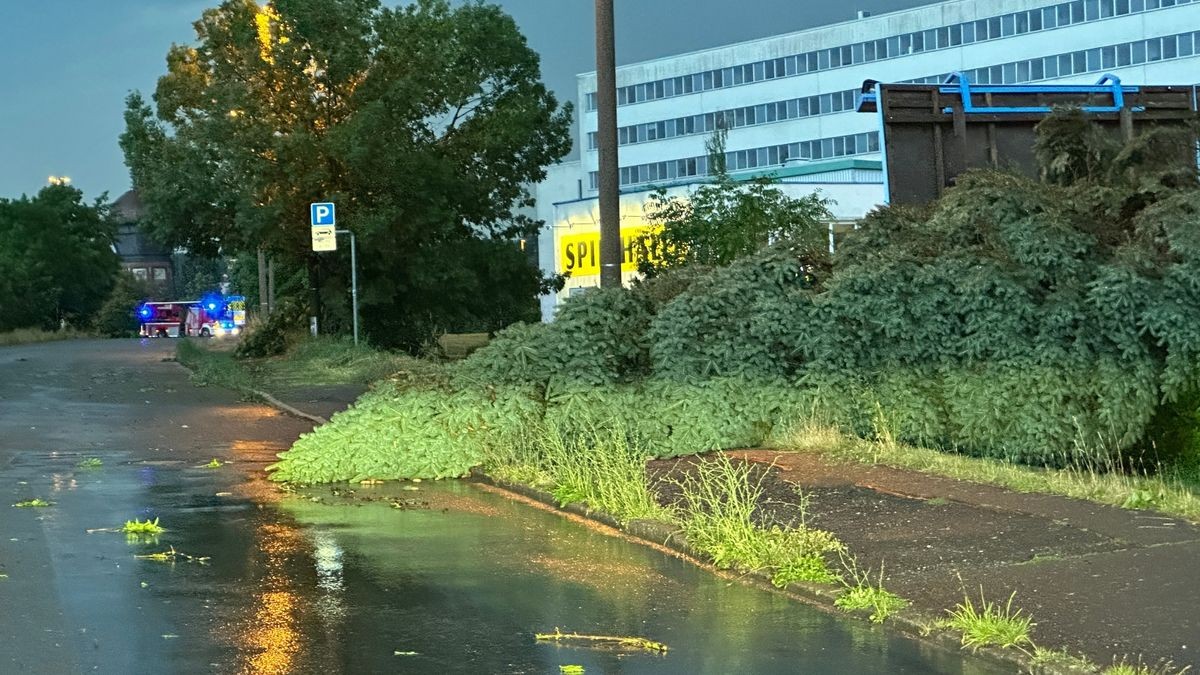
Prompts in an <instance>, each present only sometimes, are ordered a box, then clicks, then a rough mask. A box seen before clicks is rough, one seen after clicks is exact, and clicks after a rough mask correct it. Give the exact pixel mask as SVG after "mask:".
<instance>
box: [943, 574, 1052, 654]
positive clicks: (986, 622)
mask: <svg viewBox="0 0 1200 675" xmlns="http://www.w3.org/2000/svg"><path fill="white" fill-rule="evenodd" d="M1016 595H1017V593H1016V591H1013V593H1012V595H1010V596H1008V602H1006V603H1005V604H1004V605H1000V604H999V603H996V602H992V601H990V600H988V599H987V598H986V597H984V595H983V588H982V587H980V589H979V603H980V604H979V606H978V607H976V606H975V603H974V601H972V600H971V597H970V596H969V595H964V596H963V601H962V602H960V603H958V605H956V606H955V608H954V609H951V610H946V611H947V613H948V614H949V615H950V618H948V619H945V620H943V621H942V622H941V626H942V627H943V628H951V629H953V630H957V631H961V632H962V646H963V647H969V648H970V649H972V650H975V649H979V648H980V647H988V646H994V647H1033V641H1032V640H1031V639H1030V637H1029V631H1030V629H1032V628H1033V626H1034V623H1033V619H1032V618H1031V617H1030V616H1029V615H1028V614H1025V613H1024V612H1023V611H1022V610H1020V609H1016V608H1014V607H1013V599H1014V598H1016Z"/></svg>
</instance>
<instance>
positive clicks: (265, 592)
mask: <svg viewBox="0 0 1200 675" xmlns="http://www.w3.org/2000/svg"><path fill="white" fill-rule="evenodd" d="M258 547H259V552H260V553H261V555H262V558H261V560H262V562H263V568H265V569H266V576H265V577H264V578H263V579H262V580H261V581H260V582H259V587H260V588H261V589H262V590H260V591H258V592H256V593H255V595H254V601H253V602H252V603H251V606H253V607H254V616H253V617H252V618H251V619H250V620H249V621H248V622H246V623H245V624H243V626H241V630H240V631H239V635H238V639H237V644H238V645H239V647H240V649H241V651H242V658H241V659H240V660H241V661H242V667H241V669H240V671H239V672H242V673H246V674H247V675H249V674H254V675H267V674H272V675H274V674H277V673H290V672H293V670H294V669H295V667H296V664H297V662H298V661H299V657H300V655H301V652H302V651H303V648H304V645H303V643H302V641H301V633H300V631H299V630H298V629H297V626H298V624H299V621H300V617H299V616H298V614H299V602H300V598H299V594H298V593H297V589H296V588H295V581H294V580H293V579H291V578H290V577H289V575H288V572H287V561H288V558H289V557H291V556H295V555H303V554H304V553H305V550H306V549H307V542H306V541H305V539H304V537H303V536H302V535H301V533H300V532H299V531H298V530H296V529H295V528H292V527H289V526H287V525H282V524H278V523H268V524H263V525H262V526H261V527H260V528H259V537H258Z"/></svg>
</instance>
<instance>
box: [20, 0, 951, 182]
mask: <svg viewBox="0 0 1200 675" xmlns="http://www.w3.org/2000/svg"><path fill="white" fill-rule="evenodd" d="M217 1H218V0H103V1H102V2H99V1H97V0H55V1H54V2H49V3H26V2H17V0H0V3H3V4H4V5H5V7H4V12H3V13H2V14H0V17H2V19H3V20H0V91H3V92H4V99H3V103H0V159H2V161H0V197H15V196H18V195H20V194H22V193H32V192H36V191H37V190H38V189H40V188H41V187H42V186H43V185H45V184H46V179H47V177H48V176H51V175H67V176H70V177H71V178H72V180H73V182H74V185H76V186H77V187H79V188H80V189H82V190H83V191H84V193H85V194H86V195H87V196H88V197H89V198H91V197H94V196H96V195H98V194H99V193H101V192H105V191H107V192H108V193H109V197H110V199H115V198H116V197H117V196H119V195H120V194H121V193H122V192H124V191H125V190H126V189H128V187H129V175H128V172H127V170H126V168H125V165H124V163H123V161H122V158H121V151H120V148H119V147H118V146H117V137H118V136H119V135H120V133H121V131H122V127H123V122H122V119H121V114H122V111H123V110H124V99H125V96H126V95H127V94H128V93H129V92H130V91H132V90H135V89H136V90H140V91H142V92H143V93H146V94H147V95H149V94H151V93H153V91H154V84H155V81H156V79H157V78H158V76H159V75H161V74H162V73H163V72H164V70H165V68H166V66H165V56H166V53H167V49H168V47H170V45H171V44H172V43H173V42H183V43H189V42H191V41H192V40H193V38H194V33H193V31H192V27H191V24H192V22H193V21H194V20H195V19H197V18H199V16H200V13H201V11H202V10H203V9H204V8H205V7H209V6H214V5H216V4H217ZM931 1H932V0H850V1H849V2H816V1H812V0H751V1H749V2H741V3H734V2H729V0H637V1H634V0H616V6H617V9H616V23H617V60H618V63H621V64H623V63H631V62H636V61H643V60H646V59H652V58H657V57H662V56H668V55H671V54H677V53H680V52H686V51H693V50H696V49H703V48H706V47H715V46H719V45H724V44H728V43H731V42H738V41H742V40H748V39H753V38H757V37H763V36H766V35H773V34H777V33H784V32H789V31H795V30H801V29H804V28H808V27H812V26H816V25H820V24H825V23H832V22H836V21H842V20H847V19H851V18H853V16H854V13H855V12H856V11H857V10H866V11H870V12H872V13H880V12H884V11H893V10H897V9H904V8H907V7H913V6H917V5H922V4H928V3H929V2H931ZM499 4H500V5H501V6H503V7H504V8H505V9H506V10H507V11H508V12H509V13H510V14H512V15H513V16H514V17H515V18H516V20H517V23H518V24H519V25H520V26H521V29H522V30H523V31H524V33H525V35H526V36H527V37H528V39H529V42H530V44H531V45H532V46H533V48H534V49H536V50H538V52H540V53H541V54H542V59H543V64H542V72H543V75H544V78H545V80H546V82H547V83H548V85H549V86H550V88H551V89H553V90H554V91H555V92H556V93H558V94H559V98H560V99H564V100H571V99H573V97H574V94H575V80H574V76H575V74H577V73H580V72H586V71H589V70H593V69H594V64H595V51H594V50H595V46H594V33H593V26H592V21H593V16H594V15H593V12H594V5H593V2H592V0H500V1H499Z"/></svg>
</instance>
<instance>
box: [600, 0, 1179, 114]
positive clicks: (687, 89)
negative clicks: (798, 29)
mask: <svg viewBox="0 0 1200 675" xmlns="http://www.w3.org/2000/svg"><path fill="white" fill-rule="evenodd" d="M1193 2H1196V3H1200V0H1072V1H1071V2H1063V3H1059V4H1057V5H1052V6H1050V7H1043V8H1040V9H1031V10H1027V11H1022V12H1014V13H1011V14H1003V15H1000V16H994V17H991V18H988V19H980V20H978V21H968V22H965V23H959V24H954V25H952V26H944V27H942V28H933V29H929V30H924V31H917V32H914V33H905V34H903V35H896V36H893V37H889V38H884V39H881V40H870V41H867V42H858V43H855V44H851V45H845V46H842V47H832V48H829V49H821V50H817V51H814V52H806V53H804V54H797V55H794V56H786V57H783V58H778V59H769V60H766V61H758V62H756V63H748V64H745V65H741V66H734V67H732V68H720V69H717V70H709V71H706V72H702V73H695V74H692V75H684V76H681V77H673V78H667V79H664V80H657V81H654V82H645V83H642V84H634V85H629V86H625V87H620V88H618V89H617V105H630V104H633V103H641V102H643V101H653V100H657V99H662V98H670V97H672V96H684V95H686V94H691V93H693V92H697V91H708V90H710V89H721V88H724V87H733V86H737V85H739V84H748V83H751V82H759V81H762V80H772V79H775V78H780V77H790V76H793V75H802V74H804V73H811V72H815V71H820V70H827V69H829V68H838V67H841V66H848V65H853V64H858V63H870V62H872V61H879V60H882V59H891V58H897V57H901V56H907V55H910V54H917V53H920V52H924V51H929V50H932V49H943V48H946V47H957V46H959V45H965V44H971V43H973V42H982V41H984V40H995V39H999V38H1004V37H1010V36H1013V35H1022V34H1024V33H1031V32H1036V31H1042V30H1050V29H1053V28H1059V27H1062V26H1070V25H1074V24H1078V23H1083V22H1085V21H1098V20H1100V19H1107V18H1110V17H1114V16H1124V15H1127V14H1135V13H1139V12H1146V11H1150V10H1155V9H1160V8H1164V7H1174V6H1177V5H1186V4H1190V3H1193ZM586 99H587V100H586V105H587V109H588V110H595V109H596V95H595V93H589V94H587V96H586Z"/></svg>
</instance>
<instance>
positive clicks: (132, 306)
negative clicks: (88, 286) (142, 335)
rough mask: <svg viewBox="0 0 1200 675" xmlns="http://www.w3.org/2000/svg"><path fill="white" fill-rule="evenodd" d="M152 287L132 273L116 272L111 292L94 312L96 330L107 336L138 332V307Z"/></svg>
mask: <svg viewBox="0 0 1200 675" xmlns="http://www.w3.org/2000/svg"><path fill="white" fill-rule="evenodd" d="M151 293H152V288H151V286H150V284H149V283H148V282H146V281H141V280H139V279H138V278H137V277H135V276H133V275H132V274H126V273H122V274H118V275H117V280H116V283H115V285H114V286H113V289H112V292H111V293H109V295H108V298H107V299H105V301H104V304H102V305H101V306H100V310H99V311H98V312H97V313H96V332H97V333H99V334H101V335H104V336H107V337H134V336H136V335H137V334H138V328H139V325H140V324H139V323H138V314H137V312H138V307H139V306H140V305H141V304H142V303H143V302H145V301H146V300H148V299H149V298H150V297H151Z"/></svg>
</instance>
